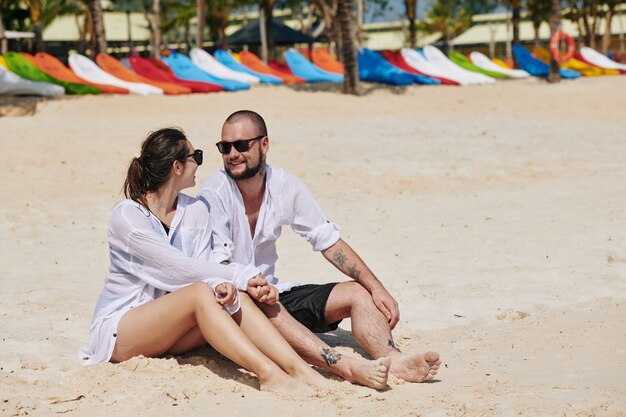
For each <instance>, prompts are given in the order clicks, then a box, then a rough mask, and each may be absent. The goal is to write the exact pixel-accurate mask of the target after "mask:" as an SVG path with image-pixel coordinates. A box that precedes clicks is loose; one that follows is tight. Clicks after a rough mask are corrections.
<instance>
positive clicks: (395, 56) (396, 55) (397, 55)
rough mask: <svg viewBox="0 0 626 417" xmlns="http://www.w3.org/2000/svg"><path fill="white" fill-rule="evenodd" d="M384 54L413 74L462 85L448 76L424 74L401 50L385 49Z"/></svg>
mask: <svg viewBox="0 0 626 417" xmlns="http://www.w3.org/2000/svg"><path fill="white" fill-rule="evenodd" d="M383 56H384V57H385V59H386V60H387V61H389V63H390V64H391V65H394V66H395V67H398V68H400V69H401V70H403V71H406V72H410V73H412V74H418V75H424V76H426V77H430V78H434V79H436V80H439V81H441V84H442V85H460V84H459V83H457V82H456V81H452V80H449V79H447V78H442V77H433V76H432V75H428V74H424V73H423V72H421V71H418V70H416V69H415V68H413V67H412V66H410V65H409V64H407V63H406V61H405V60H404V58H402V53H401V52H400V51H390V50H386V51H383Z"/></svg>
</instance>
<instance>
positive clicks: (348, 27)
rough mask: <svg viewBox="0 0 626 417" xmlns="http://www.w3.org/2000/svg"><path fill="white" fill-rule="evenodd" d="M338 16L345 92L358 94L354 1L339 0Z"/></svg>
mask: <svg viewBox="0 0 626 417" xmlns="http://www.w3.org/2000/svg"><path fill="white" fill-rule="evenodd" d="M337 17H338V21H339V26H340V30H341V46H342V56H343V65H344V68H345V73H344V80H343V92H344V93H345V94H354V95H358V93H359V92H358V88H359V63H358V61H357V58H356V48H355V46H354V28H353V26H352V22H353V19H352V1H351V0H339V1H338V7H337Z"/></svg>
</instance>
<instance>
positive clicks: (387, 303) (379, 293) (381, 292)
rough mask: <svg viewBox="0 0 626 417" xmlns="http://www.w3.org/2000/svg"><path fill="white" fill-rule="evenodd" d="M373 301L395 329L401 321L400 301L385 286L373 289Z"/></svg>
mask: <svg viewBox="0 0 626 417" xmlns="http://www.w3.org/2000/svg"><path fill="white" fill-rule="evenodd" d="M372 301H374V305H375V306H376V307H377V308H378V309H379V310H380V312H381V313H383V315H384V316H385V318H386V319H387V323H389V327H390V328H391V330H393V329H394V328H395V327H396V324H398V321H400V310H399V309H398V303H397V302H396V300H395V299H394V298H393V297H392V296H391V294H389V292H387V290H386V289H385V288H380V289H378V290H374V291H372Z"/></svg>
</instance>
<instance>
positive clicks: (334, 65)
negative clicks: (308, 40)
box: [312, 48, 345, 75]
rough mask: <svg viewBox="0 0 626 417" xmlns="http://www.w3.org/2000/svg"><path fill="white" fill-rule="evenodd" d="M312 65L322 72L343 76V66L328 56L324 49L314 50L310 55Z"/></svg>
mask: <svg viewBox="0 0 626 417" xmlns="http://www.w3.org/2000/svg"><path fill="white" fill-rule="evenodd" d="M312 56H313V60H312V61H313V63H314V64H315V65H317V66H318V67H320V68H321V69H323V70H326V71H328V72H334V73H335V74H341V75H343V74H344V72H345V71H344V68H343V64H342V63H341V62H339V61H337V60H336V59H335V58H333V57H332V56H330V54H329V53H328V50H327V49H326V48H315V49H314V50H313V53H312Z"/></svg>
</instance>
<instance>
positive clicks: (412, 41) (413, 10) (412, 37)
mask: <svg viewBox="0 0 626 417" xmlns="http://www.w3.org/2000/svg"><path fill="white" fill-rule="evenodd" d="M404 8H405V9H406V18H407V20H408V21H409V45H410V46H411V48H415V46H416V44H417V28H416V27H415V19H416V18H417V0H404Z"/></svg>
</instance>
